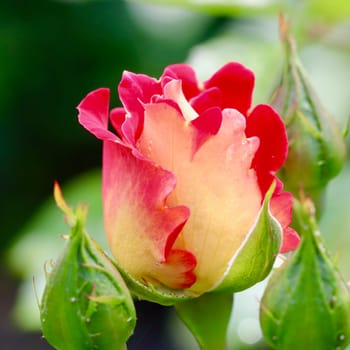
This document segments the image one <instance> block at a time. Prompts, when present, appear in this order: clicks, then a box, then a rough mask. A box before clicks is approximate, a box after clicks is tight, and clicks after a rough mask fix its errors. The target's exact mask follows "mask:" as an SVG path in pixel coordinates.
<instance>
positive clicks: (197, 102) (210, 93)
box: [190, 87, 222, 114]
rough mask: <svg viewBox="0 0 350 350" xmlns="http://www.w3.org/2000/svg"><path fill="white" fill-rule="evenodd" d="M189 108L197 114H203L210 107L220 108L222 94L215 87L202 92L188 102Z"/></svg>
mask: <svg viewBox="0 0 350 350" xmlns="http://www.w3.org/2000/svg"><path fill="white" fill-rule="evenodd" d="M190 103H191V106H192V107H193V108H194V109H195V111H196V112H197V113H198V114H201V113H203V112H204V111H205V110H207V109H208V108H211V107H220V108H221V104H222V93H221V91H220V89H218V88H217V87H213V88H210V89H207V90H204V91H202V92H201V93H200V94H199V95H197V96H195V97H193V98H192V99H191V100H190Z"/></svg>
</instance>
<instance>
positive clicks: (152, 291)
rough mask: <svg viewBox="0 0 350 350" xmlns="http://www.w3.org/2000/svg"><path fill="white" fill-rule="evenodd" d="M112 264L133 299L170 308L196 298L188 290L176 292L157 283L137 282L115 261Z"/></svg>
mask: <svg viewBox="0 0 350 350" xmlns="http://www.w3.org/2000/svg"><path fill="white" fill-rule="evenodd" d="M113 263H114V265H115V267H116V268H117V269H118V270H119V272H120V274H121V276H122V277H123V279H124V281H125V283H126V284H127V286H128V288H129V290H130V292H131V293H132V295H133V297H134V298H136V299H139V300H147V301H150V302H153V303H157V304H160V305H164V306H172V305H175V304H176V303H179V302H183V301H186V300H190V299H192V298H194V297H196V296H197V295H195V294H193V293H191V292H189V291H188V290H176V289H171V288H168V287H166V286H163V285H161V284H159V283H157V282H155V283H148V282H146V281H140V280H137V279H136V278H134V277H133V276H131V275H130V274H128V273H127V272H126V271H125V270H123V269H122V268H121V267H120V266H118V264H117V263H116V262H115V261H113Z"/></svg>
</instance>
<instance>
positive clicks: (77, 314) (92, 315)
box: [40, 184, 136, 350]
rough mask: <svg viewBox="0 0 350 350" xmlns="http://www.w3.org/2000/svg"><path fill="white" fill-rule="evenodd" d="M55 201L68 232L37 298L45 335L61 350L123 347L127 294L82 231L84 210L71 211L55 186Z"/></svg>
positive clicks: (130, 321)
mask: <svg viewBox="0 0 350 350" xmlns="http://www.w3.org/2000/svg"><path fill="white" fill-rule="evenodd" d="M55 199H56V202H57V205H58V206H59V207H60V208H61V209H62V210H63V211H64V212H65V214H66V215H67V218H68V223H69V224H70V226H71V227H72V230H71V234H70V235H69V237H68V240H67V243H66V246H65V250H64V252H63V254H62V255H61V257H60V258H59V260H58V261H57V263H56V264H55V266H54V268H53V270H52V272H51V273H50V274H49V275H48V278H47V282H46V287H45V290H44V294H43V297H42V300H41V305H40V316H41V323H42V330H43V333H44V336H45V338H46V339H47V341H48V342H49V343H50V344H51V345H52V346H53V347H54V348H56V349H59V350H83V349H84V350H85V349H100V350H121V349H125V343H126V341H127V339H128V338H129V336H130V335H131V334H132V332H133V329H134V327H135V322H136V315H135V309H134V304H133V301H132V298H131V296H130V293H129V291H128V289H127V287H126V285H125V283H124V281H123V279H122V278H121V276H120V275H119V273H118V271H117V270H116V268H115V267H114V266H113V264H112V263H111V261H110V260H109V258H108V257H107V256H106V255H105V254H104V252H103V250H102V249H101V248H100V247H99V246H98V245H97V244H96V243H95V242H94V241H93V240H92V239H91V238H90V237H89V236H88V234H87V233H86V231H85V229H84V224H85V218H86V214H87V210H86V209H87V208H86V206H85V207H84V206H82V205H80V206H78V208H77V211H76V213H73V211H72V209H70V208H69V207H68V206H67V204H66V203H65V201H64V199H63V198H62V194H61V192H60V189H59V187H58V185H57V184H56V185H55Z"/></svg>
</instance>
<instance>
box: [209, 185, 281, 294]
mask: <svg viewBox="0 0 350 350" xmlns="http://www.w3.org/2000/svg"><path fill="white" fill-rule="evenodd" d="M275 186H276V184H275V182H274V183H273V184H272V185H271V187H270V189H269V190H268V192H267V193H266V196H265V199H264V202H263V205H262V208H261V210H260V213H259V216H258V218H257V221H256V223H255V225H254V226H253V228H252V229H251V231H250V233H249V234H248V236H247V238H246V239H245V241H244V242H243V243H242V245H241V247H240V249H239V250H238V251H237V252H236V254H235V255H234V256H233V258H232V259H231V261H230V262H229V264H228V266H227V269H226V272H225V274H224V276H223V278H222V280H221V281H220V282H219V283H218V284H217V285H216V287H215V288H214V290H215V291H230V292H239V291H242V290H244V289H247V288H249V287H251V286H253V285H254V284H256V283H258V282H260V281H262V280H263V279H264V278H265V277H266V276H267V275H268V274H269V273H270V271H271V269H272V266H273V264H274V262H275V259H276V257H277V255H278V253H279V250H280V247H281V240H282V227H281V225H280V224H279V223H278V221H277V220H276V219H275V218H274V217H273V216H272V214H271V212H270V209H269V203H270V199H271V197H272V194H273V192H274V190H275Z"/></svg>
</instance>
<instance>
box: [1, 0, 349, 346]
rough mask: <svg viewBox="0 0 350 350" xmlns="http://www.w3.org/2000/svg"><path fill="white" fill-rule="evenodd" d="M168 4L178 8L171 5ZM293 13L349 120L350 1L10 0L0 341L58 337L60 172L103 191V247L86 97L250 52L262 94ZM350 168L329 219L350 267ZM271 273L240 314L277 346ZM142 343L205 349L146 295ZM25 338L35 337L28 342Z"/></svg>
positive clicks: (332, 241)
mask: <svg viewBox="0 0 350 350" xmlns="http://www.w3.org/2000/svg"><path fill="white" fill-rule="evenodd" d="M165 5H168V6H165ZM280 11H283V12H284V13H285V14H286V15H287V16H289V17H290V19H291V20H292V24H293V28H294V32H295V35H296V37H297V42H298V44H299V49H300V50H299V51H300V57H301V59H302V62H303V64H304V66H305V67H306V69H307V71H308V73H309V75H310V79H311V81H312V82H313V84H314V86H315V88H316V90H317V92H318V93H319V95H320V97H321V99H322V101H323V103H324V105H325V106H326V108H328V109H329V110H330V111H331V112H332V114H333V115H334V117H335V118H336V119H337V121H338V122H339V124H340V125H341V127H342V128H345V127H346V124H347V118H348V117H349V115H350V4H349V2H348V1H347V0H335V1H333V2H331V3H330V2H329V1H316V0H310V1H307V0H304V1H302V0H299V1H276V0H264V1H262V0H250V1H244V0H240V1H239V0H226V1H225V0H220V1H216V0H211V1H210V0H202V1H201V0H192V1H191V0H177V1H176V0H169V1H165V0H164V1H161V0H158V1H153V2H152V4H149V3H148V2H146V1H134V2H128V1H121V0H114V1H104V0H99V1H92V0H90V1H78V0H75V1H74V0H70V1H69V0H67V1H64V0H61V1H58V0H57V1H52V0H36V1H33V2H30V1H27V0H3V1H1V2H0V142H1V145H0V164H1V173H0V174H1V184H2V186H1V210H0V213H1V214H0V215H1V216H0V218H1V235H0V260H1V261H0V262H1V269H0V312H1V315H2V317H1V319H0V341H1V344H2V345H1V346H2V347H1V348H2V349H3V350H7V349H11V350H16V349H24V348H25V349H50V347H49V346H48V345H47V344H46V343H45V341H44V340H42V339H41V338H40V332H39V327H40V325H39V323H38V314H37V306H36V302H35V297H34V293H33V287H32V277H33V276H35V285H36V288H37V290H38V293H39V294H40V291H41V289H42V286H43V283H44V273H43V264H44V262H45V261H47V260H49V259H51V258H56V257H57V255H58V254H59V252H60V249H61V247H62V245H63V242H62V239H60V237H59V235H60V234H62V233H66V232H67V227H66V226H65V225H64V222H63V220H62V215H61V214H60V212H59V211H58V210H57V209H56V208H55V206H54V204H53V200H52V199H51V192H52V185H53V181H54V180H58V181H59V182H60V183H61V184H62V187H63V191H64V194H65V196H66V197H67V200H68V202H69V203H71V204H72V205H76V204H77V203H78V202H80V201H88V202H89V203H90V214H89V218H88V229H89V232H90V233H91V234H92V235H93V236H95V237H96V238H97V239H98V241H99V242H100V243H101V244H102V245H104V244H105V243H104V236H103V225H102V221H101V204H100V170H99V166H100V163H101V145H100V143H99V142H98V141H97V140H96V139H95V138H94V137H91V135H90V134H88V133H87V132H85V130H83V129H82V128H81V127H80V126H79V125H78V123H77V119H76V109H75V107H76V106H77V104H78V103H79V102H80V100H81V99H82V98H83V97H84V96H85V95H86V94H87V93H88V92H89V91H91V90H93V89H95V88H98V87H102V86H105V87H110V88H111V89H112V91H113V92H114V94H113V97H112V101H111V103H112V105H113V106H117V105H118V104H119V101H118V97H117V94H116V93H115V91H116V87H117V84H118V82H119V79H120V76H121V73H122V71H123V70H130V71H134V72H139V73H145V74H149V75H152V76H155V77H159V76H160V75H161V73H162V70H163V68H164V67H165V66H166V65H168V64H172V63H177V62H184V61H186V62H189V63H191V64H193V65H194V67H195V68H196V69H197V72H198V76H199V78H200V79H206V78H207V77H209V75H210V74H211V73H212V72H214V70H216V69H217V68H218V67H220V66H221V65H222V64H224V63H226V62H227V61H229V60H238V61H241V62H242V63H244V64H246V65H247V66H248V67H250V68H252V69H253V70H254V71H255V73H256V89H255V95H254V99H255V103H259V102H266V101H267V100H268V97H269V95H270V94H271V92H272V89H273V87H274V86H275V85H276V83H277V81H278V78H279V75H280V69H281V66H282V60H283V52H282V48H281V46H280V43H279V40H278V13H279V12H280ZM349 198H350V167H349V166H346V167H345V168H344V170H343V172H342V173H341V174H340V176H339V177H337V178H336V179H335V180H333V181H332V183H331V184H330V186H329V189H328V197H327V200H326V206H325V212H324V215H323V217H322V219H321V229H322V232H323V234H324V238H325V240H326V242H327V244H328V247H329V250H330V251H331V253H332V254H333V256H334V257H335V259H337V261H338V265H339V267H340V269H341V271H342V273H343V274H344V276H345V278H346V279H347V280H349V279H350V254H349V253H348V249H349V248H348V247H349V246H350V215H349V214H350V212H349V211H350V209H349V203H350V201H349ZM263 285H264V284H260V285H258V286H257V287H255V288H254V289H252V290H249V291H247V292H245V293H240V295H238V296H237V300H238V302H236V305H237V306H236V309H235V313H234V317H233V319H232V323H231V326H230V344H232V348H233V346H234V348H235V349H264V348H266V347H265V345H264V344H263V341H262V340H261V333H260V330H259V325H258V323H257V308H258V301H257V300H258V299H259V298H260V296H261V292H262V290H263ZM138 308H139V320H140V321H139V324H143V326H138V328H137V330H136V334H135V336H134V337H133V338H132V339H131V341H130V347H129V348H130V350H135V349H143V350H147V349H167V350H171V349H174V350H176V349H196V346H195V345H194V343H193V339H192V338H191V337H190V336H189V334H188V333H187V332H186V331H185V330H184V328H183V327H182V325H180V324H179V322H178V321H177V320H176V318H175V317H174V315H173V313H172V312H171V311H169V310H167V309H163V308H160V307H158V306H156V305H150V304H142V303H139V304H138ZM23 344H25V345H23Z"/></svg>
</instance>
